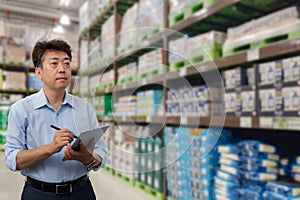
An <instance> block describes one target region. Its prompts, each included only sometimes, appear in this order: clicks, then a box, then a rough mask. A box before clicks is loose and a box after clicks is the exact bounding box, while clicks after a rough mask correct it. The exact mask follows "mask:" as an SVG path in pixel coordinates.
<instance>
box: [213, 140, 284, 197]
mask: <svg viewBox="0 0 300 200" xmlns="http://www.w3.org/2000/svg"><path fill="white" fill-rule="evenodd" d="M218 151H219V153H220V154H221V155H220V160H219V163H220V169H219V170H218V173H217V176H216V178H215V179H216V187H215V193H216V197H218V198H221V197H224V198H229V199H239V198H242V199H260V198H261V196H262V193H263V191H264V186H265V183H266V181H274V180H277V178H278V170H279V156H278V155H277V154H276V152H277V150H276V147H275V146H272V145H270V144H266V143H263V142H259V141H255V140H242V141H240V142H238V143H236V144H229V145H223V146H219V148H218ZM224 188H225V189H224Z"/></svg>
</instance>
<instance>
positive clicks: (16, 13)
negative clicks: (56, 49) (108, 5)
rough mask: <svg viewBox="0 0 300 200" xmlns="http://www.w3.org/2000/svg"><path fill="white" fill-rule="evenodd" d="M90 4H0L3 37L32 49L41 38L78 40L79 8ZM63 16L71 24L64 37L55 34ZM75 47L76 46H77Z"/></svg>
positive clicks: (4, 0) (40, 0) (23, 0)
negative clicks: (54, 29)
mask: <svg viewBox="0 0 300 200" xmlns="http://www.w3.org/2000/svg"><path fill="white" fill-rule="evenodd" d="M85 1H87V0H0V36H2V37H11V38H13V39H14V41H15V42H17V43H18V42H19V43H22V44H24V45H25V46H27V45H28V46H29V45H32V42H33V41H36V39H37V38H39V37H41V36H47V37H59V36H61V37H67V38H68V39H69V41H70V42H71V43H73V40H74V42H76V41H77V40H78V23H79V19H78V15H79V8H80V7H81V6H82V4H83V3H84V2H85ZM63 14H67V15H68V16H69V18H70V20H71V24H70V25H69V26H63V29H64V30H65V34H62V33H55V32H53V28H54V27H55V26H56V25H58V24H59V20H60V18H61V16H62V15H63ZM75 45H76V44H75Z"/></svg>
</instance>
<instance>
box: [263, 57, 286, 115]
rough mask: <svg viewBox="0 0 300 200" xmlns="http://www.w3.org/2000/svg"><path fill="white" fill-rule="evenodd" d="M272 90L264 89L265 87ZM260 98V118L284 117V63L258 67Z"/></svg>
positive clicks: (276, 62) (275, 62)
mask: <svg viewBox="0 0 300 200" xmlns="http://www.w3.org/2000/svg"><path fill="white" fill-rule="evenodd" d="M268 85H269V86H271V88H266V89H264V88H263V87H264V86H268ZM258 88H259V91H258V96H259V105H258V107H259V115H260V116H274V115H275V116H281V115H282V107H283V101H282V91H281V88H282V61H281V60H276V61H272V62H266V63H261V64H259V65H258Z"/></svg>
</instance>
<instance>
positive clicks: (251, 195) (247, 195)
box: [239, 179, 266, 200]
mask: <svg viewBox="0 0 300 200" xmlns="http://www.w3.org/2000/svg"><path fill="white" fill-rule="evenodd" d="M265 186H266V182H261V181H252V180H246V179H245V180H242V181H241V189H239V193H240V199H251V200H262V195H263V192H264V191H265Z"/></svg>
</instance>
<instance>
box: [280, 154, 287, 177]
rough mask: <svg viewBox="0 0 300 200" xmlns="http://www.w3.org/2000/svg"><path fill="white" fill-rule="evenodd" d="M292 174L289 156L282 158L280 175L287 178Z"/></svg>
mask: <svg viewBox="0 0 300 200" xmlns="http://www.w3.org/2000/svg"><path fill="white" fill-rule="evenodd" d="M289 175H290V165H289V159H288V158H280V167H279V176H280V177H281V178H286V177H288V176H289Z"/></svg>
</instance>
